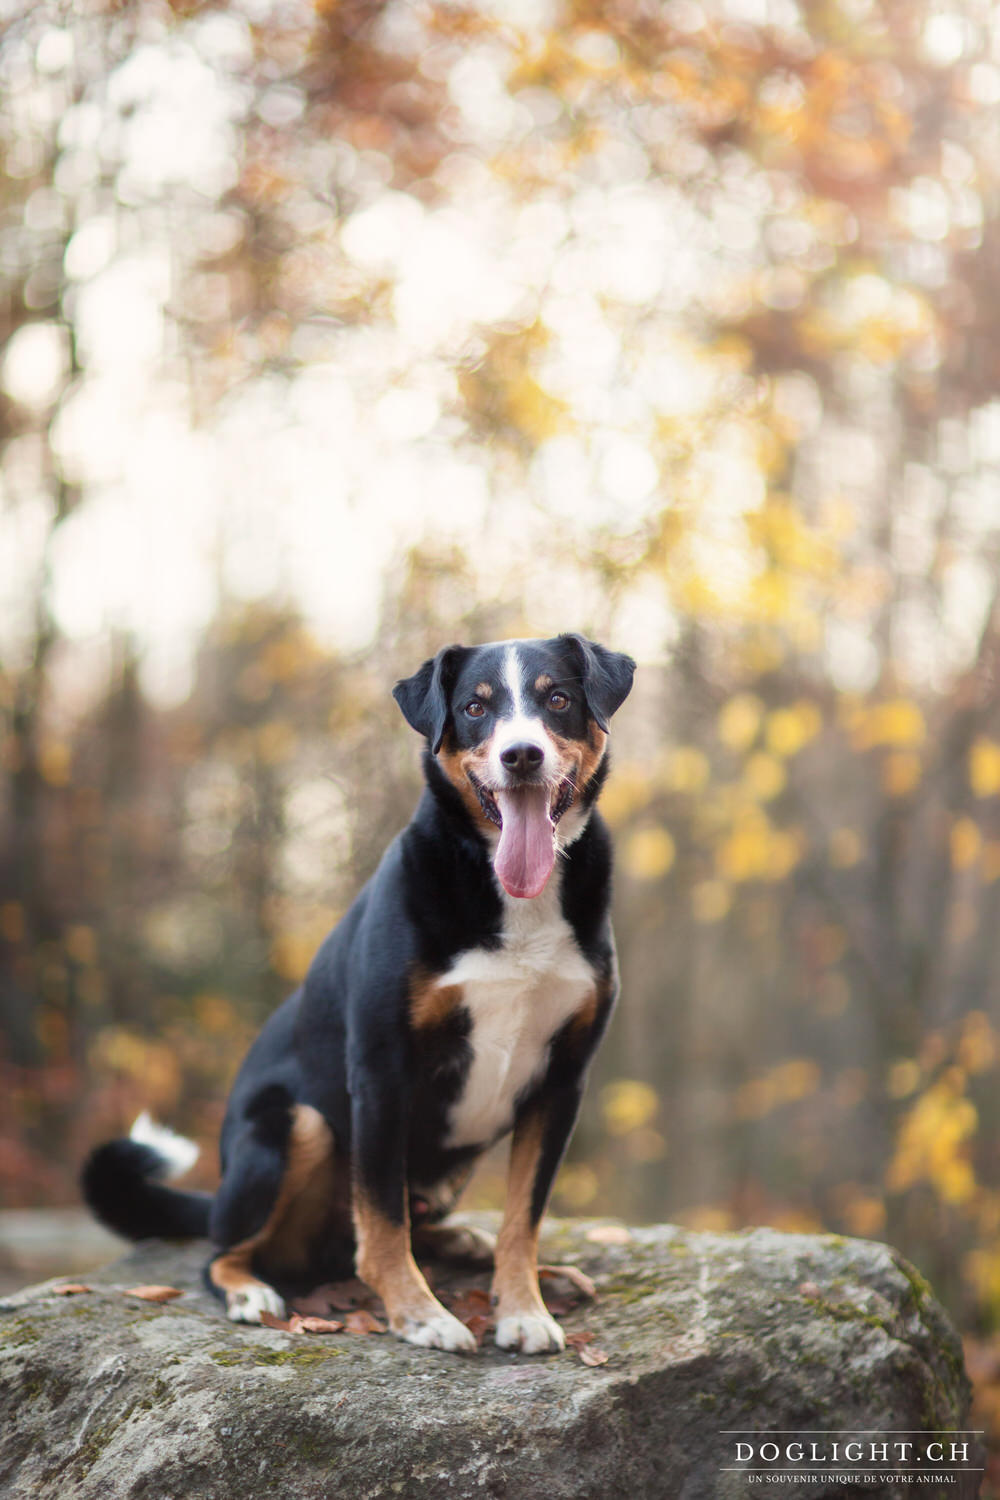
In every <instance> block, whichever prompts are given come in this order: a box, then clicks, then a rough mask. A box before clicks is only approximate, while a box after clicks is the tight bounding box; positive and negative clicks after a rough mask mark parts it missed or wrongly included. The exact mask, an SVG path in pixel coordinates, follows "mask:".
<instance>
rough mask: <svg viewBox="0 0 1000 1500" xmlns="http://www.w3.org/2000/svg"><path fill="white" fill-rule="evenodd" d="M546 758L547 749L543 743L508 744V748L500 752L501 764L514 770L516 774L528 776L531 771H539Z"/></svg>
mask: <svg viewBox="0 0 1000 1500" xmlns="http://www.w3.org/2000/svg"><path fill="white" fill-rule="evenodd" d="M544 759H545V751H544V750H543V749H542V747H541V745H508V746H507V748H506V750H501V752H500V764H501V765H502V766H505V767H506V768H507V770H508V771H513V772H514V774H515V775H516V776H526V775H527V774H528V773H529V772H530V771H537V770H538V767H539V766H540V765H541V763H542V761H543V760H544Z"/></svg>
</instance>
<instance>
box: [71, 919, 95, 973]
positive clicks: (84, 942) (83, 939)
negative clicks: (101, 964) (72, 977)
mask: <svg viewBox="0 0 1000 1500" xmlns="http://www.w3.org/2000/svg"><path fill="white" fill-rule="evenodd" d="M63 946H64V947H65V949H66V952H67V954H68V955H69V957H70V958H72V959H73V960H75V962H76V963H78V964H93V963H96V962H97V935H96V934H95V932H94V929H93V928H92V927H82V926H80V927H69V928H67V929H66V936H65V938H64V939H63Z"/></svg>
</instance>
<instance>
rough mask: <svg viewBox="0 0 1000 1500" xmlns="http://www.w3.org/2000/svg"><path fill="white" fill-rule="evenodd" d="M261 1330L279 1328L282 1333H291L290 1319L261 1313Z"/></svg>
mask: <svg viewBox="0 0 1000 1500" xmlns="http://www.w3.org/2000/svg"><path fill="white" fill-rule="evenodd" d="M260 1322H261V1327H262V1328H279V1329H280V1330H281V1332H282V1333H291V1331H292V1320H291V1318H276V1317H275V1315H274V1313H269V1312H262V1313H261V1315H260Z"/></svg>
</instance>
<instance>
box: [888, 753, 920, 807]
mask: <svg viewBox="0 0 1000 1500" xmlns="http://www.w3.org/2000/svg"><path fill="white" fill-rule="evenodd" d="M921 770H922V768H921V765H920V756H919V755H916V754H915V753H914V752H913V751H912V750H892V751H890V752H889V754H888V755H887V756H886V758H885V760H884V762H883V763H882V786H883V788H884V789H885V792H886V795H887V796H889V797H905V796H907V795H908V794H909V793H910V792H912V791H913V789H914V787H916V786H917V785H918V784H919V782H920V775H921Z"/></svg>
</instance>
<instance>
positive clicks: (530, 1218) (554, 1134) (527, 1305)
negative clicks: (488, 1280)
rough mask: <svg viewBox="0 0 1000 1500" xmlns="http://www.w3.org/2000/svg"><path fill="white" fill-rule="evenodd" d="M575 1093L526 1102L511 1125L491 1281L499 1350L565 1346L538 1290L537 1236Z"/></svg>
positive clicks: (575, 1105) (576, 1104)
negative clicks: (503, 1206) (505, 1180)
mask: <svg viewBox="0 0 1000 1500" xmlns="http://www.w3.org/2000/svg"><path fill="white" fill-rule="evenodd" d="M580 1094H581V1091H580V1088H579V1087H578V1086H576V1085H566V1086H563V1087H561V1088H558V1089H553V1090H550V1091H549V1092H547V1093H545V1094H544V1095H542V1096H541V1097H540V1098H537V1099H535V1100H534V1101H532V1103H531V1104H529V1105H528V1106H527V1107H526V1109H525V1111H524V1113H523V1114H522V1115H521V1116H519V1118H518V1120H517V1121H516V1123H515V1125H514V1138H513V1141H512V1143H511V1148H510V1168H509V1172H508V1179H507V1203H506V1206H505V1208H504V1216H503V1223H502V1225H501V1227H500V1235H499V1238H498V1239H497V1249H496V1271H495V1273H494V1277H493V1301H494V1303H495V1304H496V1319H497V1332H496V1341H497V1344H498V1345H499V1347H500V1348H501V1349H520V1351H521V1353H522V1354H551V1353H556V1352H557V1351H558V1350H560V1349H564V1348H565V1347H566V1339H565V1337H564V1335H563V1331H562V1329H561V1328H560V1327H559V1324H558V1323H557V1322H556V1321H555V1319H554V1318H553V1317H551V1316H550V1314H549V1313H548V1311H547V1310H546V1307H545V1303H544V1302H543V1301H542V1294H541V1291H540V1290H539V1286H538V1232H539V1228H540V1225H541V1220H542V1214H543V1213H544V1212H545V1205H546V1203H547V1202H548V1197H549V1191H550V1189H551V1187H552V1181H553V1178H554V1177H555V1175H556V1171H557V1169H558V1167H559V1163H560V1161H561V1160H562V1155H563V1152H564V1151H565V1149H566V1143H567V1141H568V1140H569V1138H570V1135H571V1133H572V1130H573V1126H574V1124H575V1122H576V1116H577V1112H578V1110H579V1108H580Z"/></svg>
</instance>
